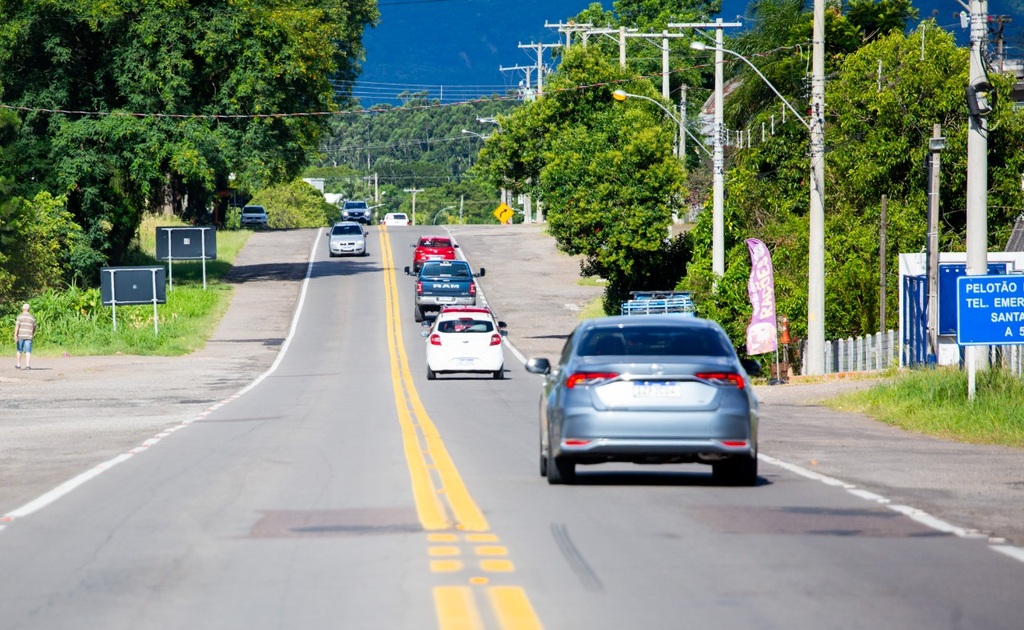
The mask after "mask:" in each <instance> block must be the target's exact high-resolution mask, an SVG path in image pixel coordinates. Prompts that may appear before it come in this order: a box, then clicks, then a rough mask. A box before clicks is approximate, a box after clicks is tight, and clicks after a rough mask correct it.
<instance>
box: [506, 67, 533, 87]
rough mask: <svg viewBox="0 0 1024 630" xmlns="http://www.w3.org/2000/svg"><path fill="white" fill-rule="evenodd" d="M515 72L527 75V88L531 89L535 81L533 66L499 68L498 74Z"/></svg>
mask: <svg viewBox="0 0 1024 630" xmlns="http://www.w3.org/2000/svg"><path fill="white" fill-rule="evenodd" d="M515 70H522V71H523V72H525V73H526V87H527V89H529V88H530V82H531V81H532V80H533V66H511V67H508V68H506V67H505V66H498V72H513V71H515Z"/></svg>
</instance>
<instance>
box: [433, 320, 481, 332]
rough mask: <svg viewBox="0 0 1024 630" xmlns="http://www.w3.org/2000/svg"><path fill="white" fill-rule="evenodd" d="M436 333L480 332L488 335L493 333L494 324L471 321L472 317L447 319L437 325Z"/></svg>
mask: <svg viewBox="0 0 1024 630" xmlns="http://www.w3.org/2000/svg"><path fill="white" fill-rule="evenodd" d="M437 331H438V332H443V333H461V332H480V333H488V332H493V331H494V322H492V321H489V320H486V319H473V318H472V317H460V318H459V319H449V320H446V321H443V322H441V323H439V324H438V325H437Z"/></svg>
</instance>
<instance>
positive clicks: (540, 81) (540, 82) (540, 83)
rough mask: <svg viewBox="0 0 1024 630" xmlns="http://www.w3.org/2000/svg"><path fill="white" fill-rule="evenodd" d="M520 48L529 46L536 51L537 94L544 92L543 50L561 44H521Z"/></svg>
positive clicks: (558, 46) (557, 46)
mask: <svg viewBox="0 0 1024 630" xmlns="http://www.w3.org/2000/svg"><path fill="white" fill-rule="evenodd" d="M519 47H520V48H529V49H531V50H536V51H537V96H540V95H541V94H543V93H544V50H545V49H547V48H561V47H562V45H561V44H532V43H531V44H523V43H522V42H520V43H519Z"/></svg>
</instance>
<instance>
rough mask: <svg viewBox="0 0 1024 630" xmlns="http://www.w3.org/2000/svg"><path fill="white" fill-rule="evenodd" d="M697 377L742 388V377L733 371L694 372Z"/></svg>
mask: <svg viewBox="0 0 1024 630" xmlns="http://www.w3.org/2000/svg"><path fill="white" fill-rule="evenodd" d="M696 376H697V378H702V379H704V380H706V381H712V382H714V383H717V384H719V385H728V386H730V387H735V388H737V389H743V377H742V376H740V375H739V374H735V373H733V372H701V373H698V374H696Z"/></svg>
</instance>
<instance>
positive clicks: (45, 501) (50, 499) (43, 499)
mask: <svg viewBox="0 0 1024 630" xmlns="http://www.w3.org/2000/svg"><path fill="white" fill-rule="evenodd" d="M321 232H322V229H318V230H317V232H316V238H314V239H313V245H312V246H311V247H310V250H309V261H308V263H307V264H306V277H305V278H304V279H303V280H302V289H301V290H300V291H299V301H298V304H296V306H295V311H294V313H293V314H292V323H291V327H290V328H289V330H288V336H287V337H286V338H285V340H284V343H283V344H281V351H280V352H278V353H277V358H276V359H274V362H273V363H272V364H271V365H270V367H269V368H267V371H265V372H264V373H263V374H260V375H259V376H258V377H256V380H254V381H253V382H251V383H249V384H248V385H246V386H245V387H243V388H242V389H241V390H239V391H238V392H236V393H234V394H232V395H231V396H228V397H227V398H225V399H224V400H222V401H220V402H217V403H214V404H213V405H211V406H210V407H208V408H206V409H204V410H203V411H201V412H200V413H199V414H198V415H197V416H195V417H194V418H189V419H188V420H184V421H182V422H181V423H180V424H177V425H173V426H171V427H170V428H168V429H166V430H164V431H162V432H160V433H158V434H157V435H156V436H154V437H151V438H149V439H148V440H146V441H144V442H143V443H142V444H141V445H139V446H137V447H135V448H133V449H132V450H130V451H128V452H127V453H122V454H120V455H118V456H117V457H114V458H113V459H108V460H107V461H105V462H103V463H101V464H97V465H96V466H93V467H92V468H90V469H89V470H87V471H85V472H84V473H82V474H80V475H78V476H76V477H74V478H72V479H69V480H68V481H65V482H64V483H62V484H60V485H59V486H57V487H56V488H54V489H52V490H50V491H49V492H46V493H45V494H43V495H41V496H39V497H37V498H35V499H33V500H31V501H29V502H28V503H26V504H25V505H23V506H21V507H20V508H17V509H15V510H11V511H10V512H8V513H7V514H4V515H3V516H2V517H0V531H3V530H4V529H5V528H6V527H7V525H8V524H9V523H11V522H13V521H15V520H16V519H19V518H25V517H26V516H29V515H31V514H34V513H36V512H38V511H39V510H42V509H43V508H45V507H46V506H48V505H50V504H52V503H54V502H56V501H57V500H58V499H60V498H61V497H63V496H65V495H67V494H69V493H70V492H72V491H73V490H75V489H76V488H78V487H79V486H81V485H82V484H84V483H85V482H87V481H89V480H91V479H94V478H96V477H98V476H99V475H101V474H102V473H104V472H106V471H108V470H110V469H111V468H113V467H114V466H117V465H118V464H121V463H123V462H126V461H128V460H129V459H131V458H132V457H133V456H135V455H138V454H139V453H142V452H144V451H146V450H147V449H149V448H150V447H152V446H153V445H155V444H157V443H159V442H160V441H161V440H163V439H164V438H165V437H167V436H169V435H171V434H172V433H174V432H176V431H179V430H181V429H184V428H185V427H187V426H189V425H190V424H192V423H193V422H195V421H196V420H200V419H202V418H204V417H206V416H207V415H209V414H210V413H211V412H213V411H215V410H217V409H219V408H221V407H223V406H224V405H226V404H228V403H229V402H232V401H234V400H237V399H238V398H239V397H241V396H242V395H244V394H245V393H246V392H248V391H250V390H251V389H253V388H254V387H256V386H257V385H259V384H260V383H262V382H263V381H264V380H266V378H267V377H268V376H270V375H271V374H273V373H274V372H276V371H277V368H278V366H280V365H281V361H283V360H284V357H285V354H287V352H288V347H289V346H290V345H291V342H292V338H293V337H294V336H295V330H296V329H297V328H298V325H299V316H300V315H301V314H302V306H303V304H305V302H306V292H307V290H308V288H309V279H310V277H311V276H312V274H313V259H314V257H315V255H316V246H317V243H319V242H320V234H321Z"/></svg>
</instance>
